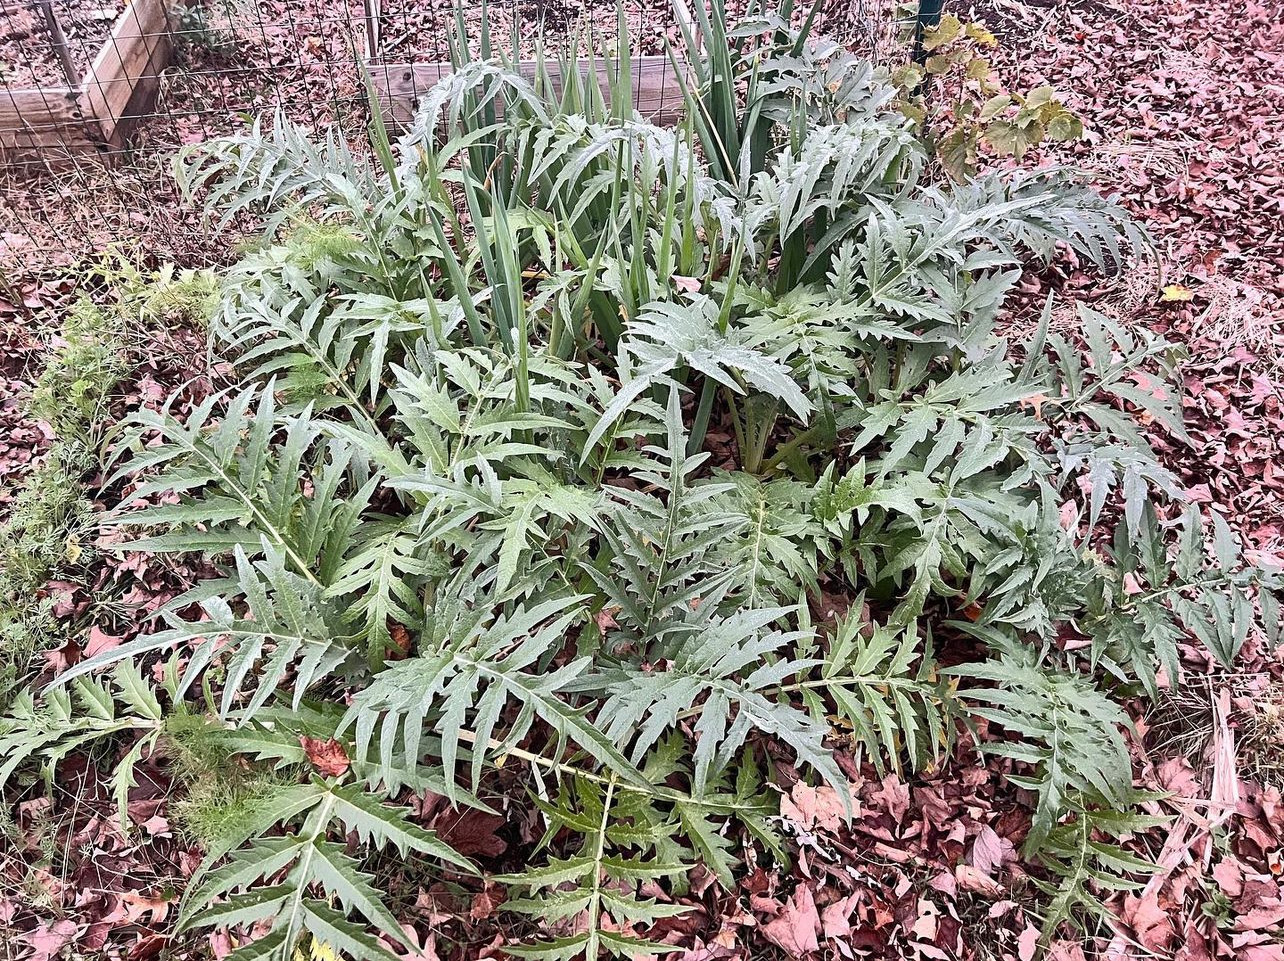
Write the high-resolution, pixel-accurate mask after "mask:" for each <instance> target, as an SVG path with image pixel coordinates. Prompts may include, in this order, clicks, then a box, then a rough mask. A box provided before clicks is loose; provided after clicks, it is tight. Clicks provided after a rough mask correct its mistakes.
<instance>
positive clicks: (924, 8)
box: [914, 0, 945, 63]
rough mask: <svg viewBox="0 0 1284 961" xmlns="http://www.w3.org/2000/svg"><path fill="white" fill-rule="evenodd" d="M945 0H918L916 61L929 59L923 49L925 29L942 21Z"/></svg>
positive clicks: (915, 18)
mask: <svg viewBox="0 0 1284 961" xmlns="http://www.w3.org/2000/svg"><path fill="white" fill-rule="evenodd" d="M944 6H945V0H918V14H917V15H916V16H915V17H914V62H915V63H922V62H923V61H924V60H926V59H927V51H926V50H924V49H923V31H924V30H926V29H927V28H928V27H934V26H936V25H937V24H938V23H940V22H941V10H942V8H943V7H944Z"/></svg>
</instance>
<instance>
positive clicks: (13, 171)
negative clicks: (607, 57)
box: [0, 0, 913, 279]
mask: <svg viewBox="0 0 1284 961" xmlns="http://www.w3.org/2000/svg"><path fill="white" fill-rule="evenodd" d="M798 6H799V7H800V8H803V7H807V8H809V7H810V6H811V5H810V4H802V3H800V4H798ZM727 8H728V16H729V19H731V20H732V21H736V20H737V19H738V18H740V17H742V16H743V15H744V10H743V5H742V3H740V2H738V0H730V2H728V3H727ZM619 10H622V12H623V15H624V20H625V22H626V25H627V27H626V28H627V31H628V35H629V36H628V40H629V45H630V46H631V48H632V49H633V51H634V53H635V54H641V55H650V56H654V57H661V56H664V55H665V53H666V49H667V48H668V46H669V45H673V46H675V47H678V48H680V47H681V45H682V44H681V37H682V34H681V28H680V25H679V21H678V19H677V13H675V9H674V7H673V5H672V4H671V3H670V0H623V2H622V6H618V7H617V3H616V0H494V2H490V3H488V4H486V5H485V13H484V16H485V17H486V19H487V22H488V24H489V26H490V35H491V36H492V37H495V38H503V40H502V41H501V42H502V43H503V45H504V47H505V48H506V52H515V53H516V54H517V56H518V57H529V56H531V55H533V53H534V52H535V50H536V48H537V46H539V45H543V47H544V48H545V49H550V50H551V49H556V48H557V47H558V46H559V45H560V44H564V43H567V42H571V41H572V39H573V38H577V39H578V42H580V43H581V44H584V43H588V42H592V43H593V45H594V46H596V47H598V48H599V49H609V48H610V47H611V45H614V44H616V43H618V38H617V36H616V34H617V33H618V29H617V17H618V12H617V11H619ZM797 15H798V16H799V17H801V16H804V15H805V13H804V12H803V10H802V9H800V10H799V11H798V13H797ZM482 17H483V5H482V4H481V3H480V2H477V3H473V4H469V5H465V6H459V5H458V4H457V2H456V0H427V2H425V0H206V2H205V3H204V4H202V5H197V4H195V3H184V2H182V0H130V2H128V3H126V2H125V0H0V272H4V274H6V275H10V276H11V275H13V274H15V273H26V272H30V271H33V270H43V269H56V268H61V267H64V266H66V265H68V264H70V263H72V262H75V261H76V260H78V259H80V258H83V257H85V256H86V255H93V254H95V253H97V252H101V251H103V250H105V249H107V248H109V247H112V246H124V247H126V248H128V249H130V250H131V252H133V253H136V254H142V255H145V256H152V257H155V258H164V259H169V260H173V261H175V262H177V263H180V264H188V265H191V264H200V263H206V262H210V261H216V260H219V259H220V258H222V257H224V256H225V255H226V253H227V250H228V248H229V245H230V244H233V243H235V241H236V238H235V237H234V236H231V235H230V234H228V233H227V232H222V233H220V234H218V235H215V234H214V233H212V232H211V231H210V230H209V229H208V228H207V227H206V226H205V225H204V224H202V223H201V221H200V220H199V218H197V217H196V216H195V215H194V214H193V213H191V212H190V211H187V210H185V209H183V207H182V205H181V204H180V201H179V197H178V195H177V190H176V186H175V182H174V179H173V176H172V172H171V169H172V162H173V158H174V156H175V153H176V152H177V150H178V148H180V147H181V146H183V145H186V144H192V143H199V142H201V141H203V140H206V139H209V138H211V137H216V136H220V135H226V134H229V133H234V132H237V131H241V130H245V129H247V128H248V127H249V126H250V125H251V124H252V123H254V121H255V119H256V118H261V117H270V116H272V115H274V114H275V112H276V111H280V112H281V113H282V114H283V115H285V116H287V117H289V118H290V119H291V120H292V121H293V122H295V123H298V124H301V125H303V126H305V127H309V128H312V129H315V130H320V129H322V128H324V127H327V126H329V125H332V124H337V125H338V126H339V127H340V128H341V129H342V130H343V131H344V132H345V134H346V135H347V136H348V138H349V140H350V141H351V142H353V143H354V145H356V146H360V144H361V141H362V138H363V136H364V130H365V126H366V122H367V118H368V110H369V106H368V104H367V98H366V94H365V88H364V82H363V65H364V66H365V67H366V68H368V69H369V70H370V72H371V74H372V75H373V76H375V77H380V76H381V77H383V79H384V80H388V79H389V78H391V77H392V76H393V73H394V70H395V71H398V72H399V76H400V77H401V78H402V79H403V80H404V82H405V83H409V84H410V85H411V87H412V88H414V89H413V90H412V93H413V94H415V95H417V94H420V93H422V92H424V91H423V90H419V89H418V88H416V87H415V81H416V79H417V78H418V77H419V76H421V75H420V74H417V73H414V72H413V71H412V70H410V69H409V68H410V67H412V66H414V65H419V64H432V63H434V62H437V63H440V62H443V61H447V60H448V59H449V53H448V41H447V38H448V36H449V34H450V32H451V31H452V30H456V29H457V28H458V27H459V26H460V25H462V27H463V29H464V33H465V35H467V36H469V37H470V38H473V40H472V42H473V43H474V44H475V42H476V40H475V38H477V37H478V36H480V30H479V27H480V23H481V19H482ZM907 17H908V18H909V19H910V20H912V17H913V11H909V12H908V13H907V12H906V11H905V10H904V9H903V8H900V7H898V6H897V0H824V2H823V5H822V7H821V9H820V10H819V13H818V15H817V17H816V19H815V22H814V24H813V30H814V31H815V32H816V33H818V34H821V35H824V36H826V37H829V38H831V39H833V40H836V41H838V42H839V43H841V44H843V45H844V46H846V47H848V48H849V49H851V50H852V51H854V52H856V53H857V54H859V55H861V56H867V57H869V58H871V59H874V60H876V61H887V60H889V59H894V58H896V57H899V56H902V55H903V51H904V46H903V45H902V44H899V43H898V40H897V38H898V36H900V35H901V34H902V31H903V28H904V24H905V20H906V18H907ZM586 38H591V41H590V40H589V39H586ZM474 52H479V51H477V50H474ZM403 87H404V83H403ZM0 279H3V278H0Z"/></svg>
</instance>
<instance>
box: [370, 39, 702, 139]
mask: <svg viewBox="0 0 1284 961" xmlns="http://www.w3.org/2000/svg"><path fill="white" fill-rule="evenodd" d="M369 66H370V75H371V77H372V78H373V79H374V85H375V91H376V93H377V95H378V97H379V102H380V103H381V104H382V106H383V112H384V118H385V119H386V120H387V122H388V124H389V126H392V127H400V128H404V127H406V126H408V125H409V123H410V122H411V120H413V119H414V116H415V110H416V109H417V107H418V105H419V101H420V99H421V98H422V97H423V96H424V94H426V93H427V92H428V91H429V90H431V89H432V88H433V87H434V86H435V85H436V84H437V81H439V80H441V78H442V77H446V76H449V75H450V74H451V73H452V72H453V70H454V68H453V66H452V65H451V64H449V63H440V62H438V63H408V62H396V61H391V62H378V61H375V62H372V63H371V64H370V65H369ZM630 67H631V71H632V79H633V104H634V107H635V108H636V109H637V111H638V113H640V114H641V115H642V116H643V117H644V118H645V119H647V120H650V121H651V122H652V123H658V124H671V123H676V122H677V121H678V120H679V119H681V117H682V106H683V99H682V85H681V81H680V80H679V78H678V75H677V73H676V72H675V71H674V69H673V64H672V62H670V60H669V58H668V57H667V56H650V57H634V58H633V60H632V62H631V64H630ZM518 69H519V70H520V71H521V74H522V76H524V77H526V78H527V79H528V80H534V78H535V75H536V63H535V61H534V60H523V61H521V62H520V63H519V64H518ZM548 73H549V79H551V80H552V82H553V91H554V94H555V95H560V94H561V92H562V76H561V65H560V64H558V63H557V62H555V61H554V62H550V63H549V64H548ZM584 75H585V78H587V75H588V71H587V70H586V71H585V74H584ZM597 82H598V85H599V86H600V87H601V88H602V93H603V96H604V97H606V99H607V100H608V102H609V100H610V90H609V86H608V82H607V69H606V64H605V63H600V62H599V63H598V64H597Z"/></svg>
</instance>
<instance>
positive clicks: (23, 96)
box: [0, 87, 102, 164]
mask: <svg viewBox="0 0 1284 961" xmlns="http://www.w3.org/2000/svg"><path fill="white" fill-rule="evenodd" d="M97 127H98V125H97V124H96V123H93V122H92V121H88V122H87V121H86V120H85V116H84V111H83V110H82V109H81V105H80V91H79V90H77V89H74V88H72V87H29V88H26V89H21V90H15V89H10V88H7V87H5V88H0V162H3V163H7V164H26V163H33V162H35V163H43V162H45V161H47V160H48V159H50V157H53V158H54V159H57V158H59V157H68V156H70V155H73V154H79V153H86V152H97V151H99V150H100V149H102V141H101V138H100V137H99V136H98V129H97Z"/></svg>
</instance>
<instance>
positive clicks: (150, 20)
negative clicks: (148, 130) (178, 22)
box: [81, 0, 173, 145]
mask: <svg viewBox="0 0 1284 961" xmlns="http://www.w3.org/2000/svg"><path fill="white" fill-rule="evenodd" d="M169 12H170V4H169V3H168V2H167V0H134V2H133V3H131V4H130V5H129V6H128V7H127V8H126V9H125V12H124V13H122V14H121V15H120V18H119V19H118V20H117V21H116V25H115V26H114V27H113V28H112V31H111V36H110V37H108V38H107V42H106V43H104V44H103V48H102V49H101V50H99V51H98V56H96V57H95V58H94V62H93V63H92V64H90V66H89V70H88V72H86V74H85V79H84V82H83V84H82V85H81V86H82V89H83V90H84V94H83V97H84V109H85V113H86V114H88V115H89V116H92V117H95V118H97V120H98V122H99V123H100V125H101V129H102V136H103V139H104V140H106V141H108V142H109V143H112V144H113V145H119V144H121V143H122V141H123V135H122V136H117V131H116V128H117V126H118V125H119V124H120V123H121V121H122V120H124V119H125V118H126V117H129V116H131V115H133V116H136V115H137V114H138V113H140V112H144V111H146V110H147V109H149V107H150V103H149V102H146V101H147V100H148V99H149V96H151V95H154V92H155V90H156V88H157V87H158V86H159V82H160V81H159V76H160V71H161V70H163V69H164V68H165V66H166V65H167V64H168V62H169V52H170V49H171V47H172V43H173V41H172V39H171V38H170V33H169ZM140 88H141V89H140ZM140 94H141V95H140Z"/></svg>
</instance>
